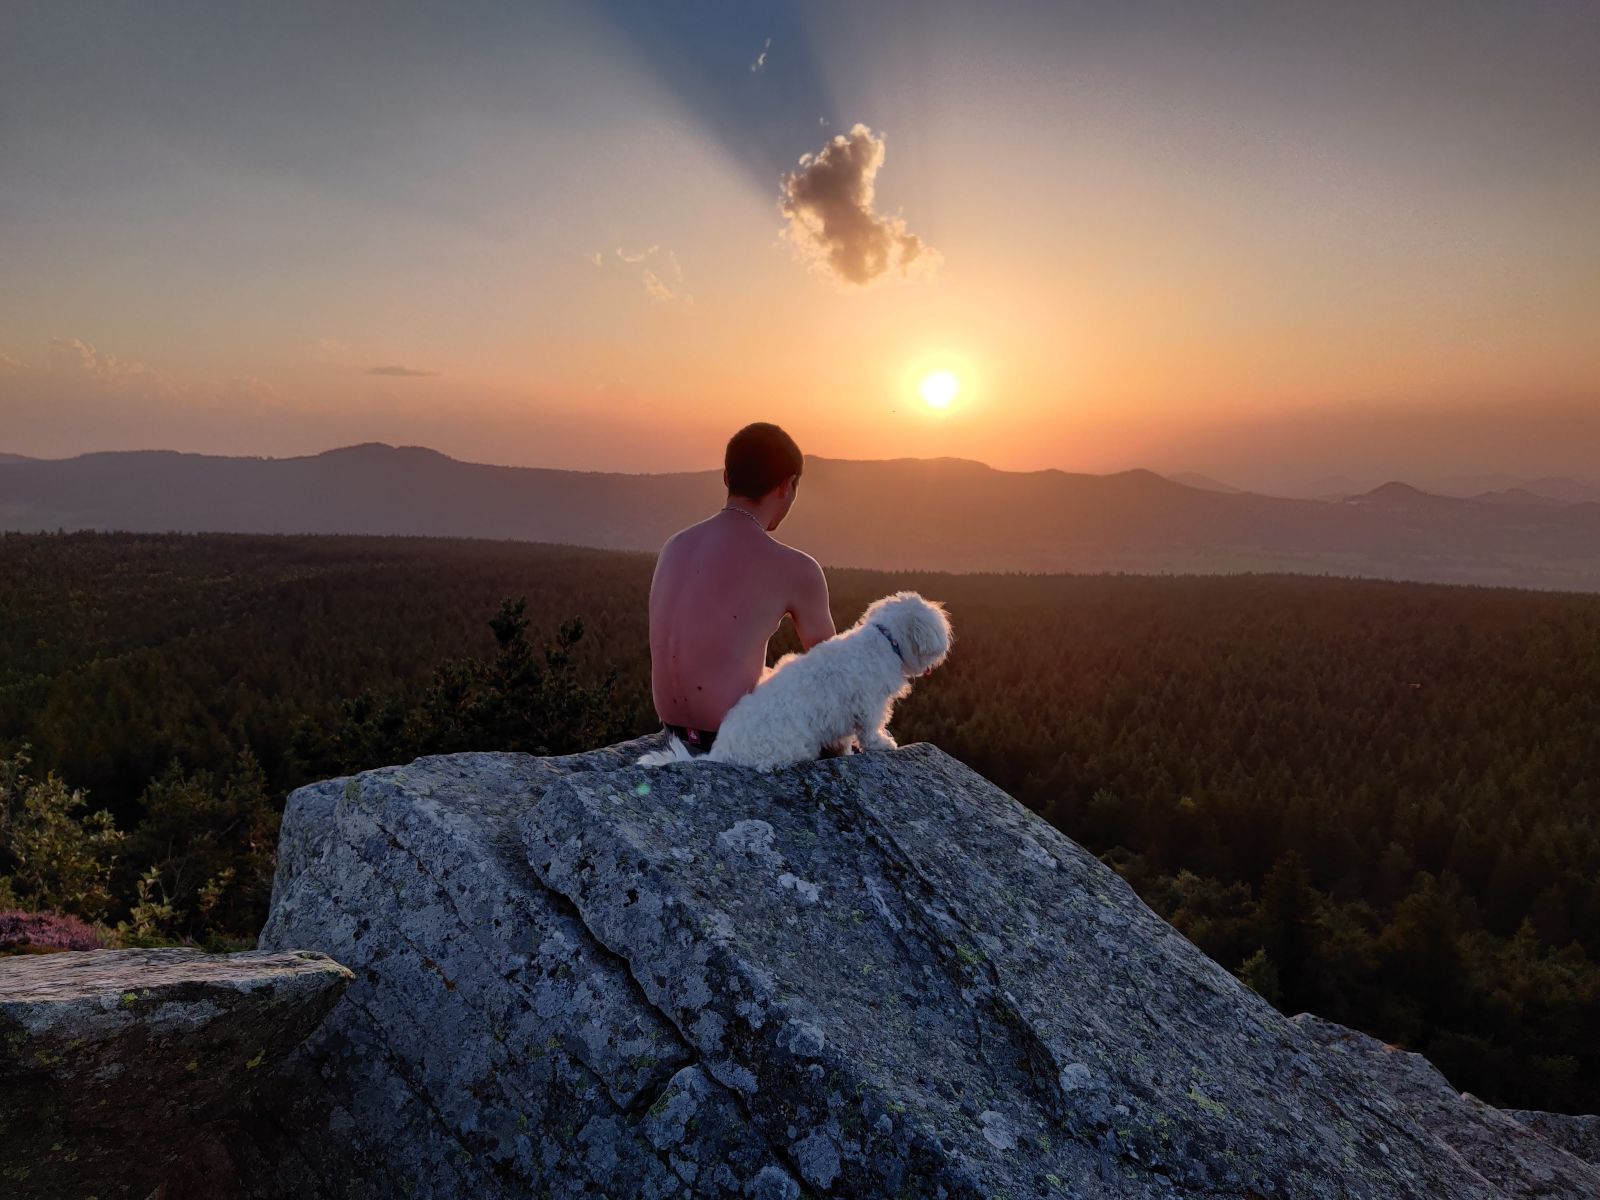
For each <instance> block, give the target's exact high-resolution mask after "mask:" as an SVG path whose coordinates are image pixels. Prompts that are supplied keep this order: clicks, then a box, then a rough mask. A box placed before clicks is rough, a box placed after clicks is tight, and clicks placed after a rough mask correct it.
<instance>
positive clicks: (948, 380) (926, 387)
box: [917, 371, 961, 408]
mask: <svg viewBox="0 0 1600 1200" xmlns="http://www.w3.org/2000/svg"><path fill="white" fill-rule="evenodd" d="M917 390H918V391H920V392H921V393H922V399H923V401H924V402H925V403H927V404H928V405H929V406H930V407H932V408H949V407H950V402H951V401H952V400H954V399H955V398H956V397H957V396H958V395H960V394H961V381H960V380H959V379H957V378H956V377H955V376H954V375H953V374H951V373H950V372H949V371H935V372H933V374H931V375H928V376H925V377H924V378H923V380H922V382H921V383H920V384H919V385H918V386H917Z"/></svg>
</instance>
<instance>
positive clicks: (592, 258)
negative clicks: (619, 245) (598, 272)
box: [589, 250, 605, 267]
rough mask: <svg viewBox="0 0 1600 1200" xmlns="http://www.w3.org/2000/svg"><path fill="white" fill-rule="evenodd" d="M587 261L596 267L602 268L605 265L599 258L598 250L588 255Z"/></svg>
mask: <svg viewBox="0 0 1600 1200" xmlns="http://www.w3.org/2000/svg"><path fill="white" fill-rule="evenodd" d="M589 261H590V262H592V263H593V264H594V265H595V266H597V267H602V266H604V265H605V262H604V260H603V259H602V258H601V255H600V251H598V250H596V251H595V252H594V253H593V254H591V255H589Z"/></svg>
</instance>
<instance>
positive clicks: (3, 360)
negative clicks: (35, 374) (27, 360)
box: [0, 354, 26, 371]
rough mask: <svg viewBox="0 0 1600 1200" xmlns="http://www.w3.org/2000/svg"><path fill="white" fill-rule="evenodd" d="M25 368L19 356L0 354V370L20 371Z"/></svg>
mask: <svg viewBox="0 0 1600 1200" xmlns="http://www.w3.org/2000/svg"><path fill="white" fill-rule="evenodd" d="M25 369H26V368H25V366H24V364H23V361H22V360H21V359H20V358H12V357H11V355H9V354H0V371H22V370H25Z"/></svg>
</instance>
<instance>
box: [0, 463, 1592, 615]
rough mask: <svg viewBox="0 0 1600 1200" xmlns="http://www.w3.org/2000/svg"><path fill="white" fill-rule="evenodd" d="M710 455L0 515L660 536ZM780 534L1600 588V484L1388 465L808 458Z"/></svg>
mask: <svg viewBox="0 0 1600 1200" xmlns="http://www.w3.org/2000/svg"><path fill="white" fill-rule="evenodd" d="M721 499H722V489H721V477H720V472H716V471H696V472H680V473H674V474H662V475H625V474H615V473H602V472H590V471H563V470H550V469H539V468H529V467H494V466H486V465H483V464H479V463H466V462H460V461H458V460H456V459H453V458H449V457H448V456H446V455H443V454H440V453H438V452H437V451H434V450H428V449H423V448H420V447H398V448H397V447H393V446H387V445H382V444H375V443H374V444H367V445H361V446H350V447H346V448H344V449H340V450H330V451H328V452H326V453H323V454H317V455H312V456H308V457H303V458H284V459H271V458H222V457H213V456H207V455H198V454H178V453H175V452H171V451H137V452H125V453H109V454H87V455H83V456H81V457H78V458H71V459H59V460H49V461H31V462H15V463H11V464H9V465H8V466H7V468H6V469H5V470H4V471H0V528H11V529H56V528H65V529H124V530H132V531H145V532H155V531H176V532H201V531H213V532H234V533H365V534H425V535H433V536H464V537H482V538H511V539H520V540H525V541H537V542H553V543H567V544H574V545H584V546H597V547H603V548H611V549H629V550H655V549H656V548H657V547H659V546H660V544H661V542H662V541H663V540H664V539H665V538H666V537H667V536H668V535H669V534H671V533H672V532H673V531H674V530H676V529H679V528H681V527H682V526H684V525H686V524H688V523H690V522H692V521H695V520H697V519H699V518H701V517H703V516H706V515H708V514H710V513H711V512H714V511H715V510H716V508H717V507H718V505H719V504H720V503H721ZM783 536H784V538H785V540H787V541H791V542H793V543H794V544H795V545H798V546H802V547H804V548H805V549H806V550H808V551H809V552H811V553H812V554H814V555H816V557H817V558H819V559H820V560H821V561H823V562H825V563H828V564H830V565H837V566H860V567H875V568H880V569H888V570H904V569H917V568H921V569H932V570H949V571H1028V572H1043V571H1131V572H1232V571H1302V572H1315V573H1333V574H1341V575H1368V576H1377V577H1383V578H1403V579H1420V580H1433V581H1439V582H1447V583H1495V584H1511V585H1517V586H1536V587H1554V588H1569V589H1578V590H1588V591H1596V590H1600V504H1570V505H1569V504H1563V505H1524V504H1507V503H1502V502H1489V501H1475V500H1464V499H1455V498H1452V497H1445V496H1436V495H1431V494H1429V493H1426V492H1421V491H1419V490H1417V489H1416V488H1412V487H1409V486H1408V485H1406V484H1401V483H1391V484H1386V485H1384V486H1383V487H1380V488H1377V489H1375V490H1373V491H1371V492H1367V493H1365V494H1363V495H1361V496H1357V497H1351V498H1348V499H1346V500H1342V501H1328V500H1295V499H1285V498H1281V497H1272V496H1262V495H1255V494H1252V493H1247V492H1238V493H1221V492H1217V491H1213V490H1205V489H1201V488H1197V487H1191V486H1186V485H1185V484H1182V483H1178V482H1174V481H1173V480H1170V479H1165V478H1163V477H1162V476H1160V475H1157V474H1154V473H1153V472H1150V471H1125V472H1122V473H1120V474H1115V475H1082V474H1072V473H1069V472H1064V471H1032V472H1011V471H997V470H994V469H993V468H990V467H987V466H985V465H983V464H982V463H977V462H971V461H968V460H964V459H894V460H885V461H870V462H858V461H847V460H839V459H823V458H817V459H808V460H807V465H806V471H805V477H804V482H803V483H802V485H801V491H800V503H799V504H798V505H797V506H796V507H795V510H794V513H793V515H792V517H791V519H790V520H789V521H788V522H787V523H786V524H785V525H784V527H783Z"/></svg>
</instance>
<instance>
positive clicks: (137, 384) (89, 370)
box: [19, 337, 178, 396]
mask: <svg viewBox="0 0 1600 1200" xmlns="http://www.w3.org/2000/svg"><path fill="white" fill-rule="evenodd" d="M49 362H50V371H51V373H52V374H54V375H56V376H57V377H58V378H69V379H76V380H79V381H82V382H92V383H95V384H99V385H102V386H105V387H110V388H113V389H115V390H117V391H123V392H138V393H143V394H154V395H162V396H172V395H176V394H177V392H178V388H177V387H176V386H175V385H174V384H173V382H172V380H170V379H169V378H167V376H166V375H165V374H163V373H162V372H160V371H158V370H156V369H155V368H154V367H151V366H148V365H147V364H145V363H142V362H139V361H137V360H134V359H126V358H118V357H117V356H116V355H114V354H108V353H106V352H105V351H103V350H98V349H96V348H95V347H94V346H92V345H90V344H89V343H88V342H86V341H84V340H83V339H82V338H61V337H58V338H51V339H50V356H49ZM19 365H20V364H19Z"/></svg>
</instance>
